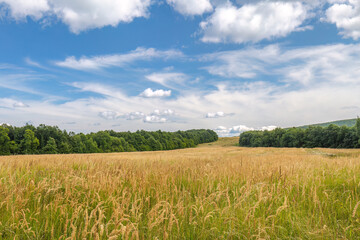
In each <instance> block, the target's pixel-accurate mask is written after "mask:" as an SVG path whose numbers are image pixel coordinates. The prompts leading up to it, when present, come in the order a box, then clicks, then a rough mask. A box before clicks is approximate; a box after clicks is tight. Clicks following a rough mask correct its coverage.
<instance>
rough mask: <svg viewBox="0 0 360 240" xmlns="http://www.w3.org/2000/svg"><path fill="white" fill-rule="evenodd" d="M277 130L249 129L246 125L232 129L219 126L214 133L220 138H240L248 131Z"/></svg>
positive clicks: (271, 128) (266, 128)
mask: <svg viewBox="0 0 360 240" xmlns="http://www.w3.org/2000/svg"><path fill="white" fill-rule="evenodd" d="M276 128H277V127H276V126H264V127H260V128H252V127H247V126H245V125H238V126H233V127H231V128H227V127H224V126H219V127H217V128H215V129H214V131H215V132H216V133H217V134H218V135H219V136H220V137H234V136H239V135H240V134H241V133H243V132H247V131H254V130H259V131H265V130H267V131H271V130H274V129H276Z"/></svg>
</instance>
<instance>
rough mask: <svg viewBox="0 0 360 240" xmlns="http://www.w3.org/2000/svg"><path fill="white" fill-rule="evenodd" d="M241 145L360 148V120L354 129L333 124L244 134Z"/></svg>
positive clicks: (241, 137)
mask: <svg viewBox="0 0 360 240" xmlns="http://www.w3.org/2000/svg"><path fill="white" fill-rule="evenodd" d="M239 144H240V146H243V147H296V148H315V147H321V148H359V147H360V119H359V118H358V119H357V121H356V125H355V126H354V127H347V126H342V127H339V126H336V125H333V124H332V125H329V126H328V127H319V126H310V127H308V128H306V129H301V128H289V129H281V128H277V129H275V130H273V131H249V132H244V133H242V134H241V135H240V140H239Z"/></svg>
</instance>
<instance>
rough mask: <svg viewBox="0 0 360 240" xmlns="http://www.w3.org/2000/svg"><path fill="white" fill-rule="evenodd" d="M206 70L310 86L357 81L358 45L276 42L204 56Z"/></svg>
mask: <svg viewBox="0 0 360 240" xmlns="http://www.w3.org/2000/svg"><path fill="white" fill-rule="evenodd" d="M203 61H210V62H211V61H212V62H213V64H212V65H210V66H208V67H206V69H207V70H208V71H209V73H211V74H213V75H218V76H221V77H229V78H233V77H239V78H249V79H256V78H257V77H259V76H260V75H267V76H274V77H276V78H277V79H278V81H279V82H283V83H285V82H288V83H289V82H293V83H298V84H302V85H307V86H311V85H314V84H320V83H322V82H329V81H331V82H339V83H349V82H353V83H354V82H358V77H357V76H359V74H360V69H359V68H358V66H359V64H360V45H352V44H349V45H345V44H335V45H323V46H315V47H304V48H298V49H282V48H280V47H279V46H277V45H270V46H268V47H265V48H248V49H243V50H236V51H225V52H218V53H215V54H210V55H207V56H205V57H204V58H203Z"/></svg>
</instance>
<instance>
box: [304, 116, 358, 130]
mask: <svg viewBox="0 0 360 240" xmlns="http://www.w3.org/2000/svg"><path fill="white" fill-rule="evenodd" d="M355 123H356V118H354V119H345V120H338V121H333V122H326V123H317V124H311V125H304V126H300V127H298V128H302V129H305V128H308V127H310V126H319V127H327V126H329V125H331V124H335V125H337V126H339V127H341V126H347V127H353V126H355Z"/></svg>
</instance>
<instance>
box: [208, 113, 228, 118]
mask: <svg viewBox="0 0 360 240" xmlns="http://www.w3.org/2000/svg"><path fill="white" fill-rule="evenodd" d="M226 116H228V114H226V113H224V112H215V113H207V114H206V118H220V117H226Z"/></svg>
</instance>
